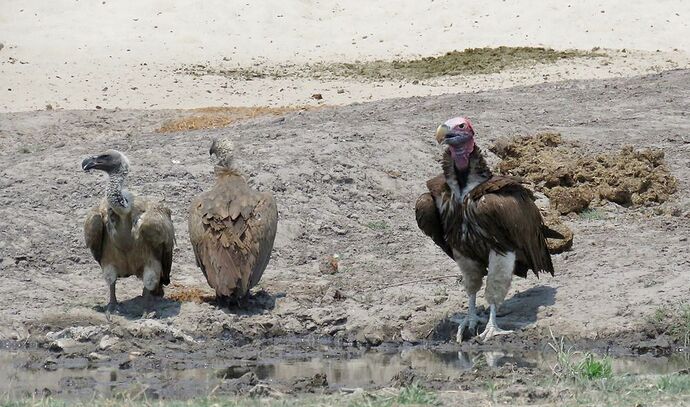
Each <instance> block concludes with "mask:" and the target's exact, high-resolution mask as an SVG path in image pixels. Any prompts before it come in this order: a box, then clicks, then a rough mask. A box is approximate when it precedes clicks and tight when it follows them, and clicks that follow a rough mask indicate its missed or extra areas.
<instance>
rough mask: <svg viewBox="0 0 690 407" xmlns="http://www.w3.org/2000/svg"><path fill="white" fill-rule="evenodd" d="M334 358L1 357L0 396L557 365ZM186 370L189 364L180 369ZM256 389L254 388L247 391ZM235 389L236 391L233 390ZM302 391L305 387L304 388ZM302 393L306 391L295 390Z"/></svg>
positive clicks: (411, 353)
mask: <svg viewBox="0 0 690 407" xmlns="http://www.w3.org/2000/svg"><path fill="white" fill-rule="evenodd" d="M328 355H329V353H328V352H320V353H312V354H304V355H299V354H297V355H295V354H292V356H291V357H290V358H289V359H258V360H247V361H233V364H232V365H228V364H227V362H226V363H224V362H223V361H222V360H215V361H213V362H212V363H208V364H206V365H205V366H204V367H195V368H191V369H189V368H184V367H182V368H165V369H163V368H160V367H158V368H157V367H156V366H151V367H150V368H146V369H139V368H128V367H127V366H124V367H123V365H122V364H120V365H118V364H114V365H107V364H106V365H102V364H99V365H95V366H94V365H93V364H91V363H89V362H88V360H87V359H86V358H75V359H71V360H70V361H69V362H68V363H65V362H62V363H60V364H58V365H51V364H43V365H41V364H38V365H36V364H35V363H34V364H32V363H30V362H29V360H28V356H27V355H26V353H22V352H21V351H0V394H8V395H10V396H14V397H22V396H23V397H25V396H27V395H36V394H38V395H51V394H52V395H58V394H60V395H66V396H73V397H92V396H93V395H94V394H97V395H102V396H106V397H108V396H113V395H116V394H118V393H123V392H129V393H132V392H136V389H142V390H141V391H142V394H147V395H148V396H151V397H154V398H155V397H158V396H161V397H172V398H177V397H193V396H205V395H208V394H210V393H211V392H214V391H216V390H218V389H219V388H220V389H221V392H224V391H223V389H226V390H227V391H229V392H232V391H233V390H232V386H231V385H230V384H232V383H237V382H242V381H243V380H245V381H246V380H247V377H249V376H252V375H249V376H247V374H248V373H253V375H255V379H254V380H256V379H258V380H259V381H261V382H263V383H267V384H269V385H272V384H275V385H281V386H283V387H284V388H292V387H296V385H295V383H297V382H299V381H300V380H305V379H308V378H312V377H314V376H315V375H323V376H325V378H326V381H327V384H326V383H321V384H319V385H318V386H319V387H323V386H328V387H329V388H331V389H338V388H354V387H364V388H368V387H373V386H385V385H388V384H390V382H391V381H392V380H393V379H394V377H395V376H396V375H397V374H398V373H399V372H401V371H403V370H406V369H409V368H412V369H414V370H415V372H417V373H420V374H422V375H424V376H425V377H429V378H430V379H433V378H438V379H442V380H443V379H453V378H457V377H460V376H461V375H462V374H463V373H465V372H467V371H468V370H471V369H491V368H500V367H502V366H505V365H508V364H510V365H514V366H517V367H531V368H536V369H544V370H546V371H548V370H550V369H551V367H552V366H553V365H554V364H555V363H556V360H555V355H554V353H553V352H542V353H540V352H528V353H520V354H518V353H509V352H497V351H491V352H489V351H483V352H457V351H440V350H430V349H424V348H409V349H403V350H397V351H390V352H386V351H367V352H363V353H361V354H358V355H356V356H348V357H345V356H335V357H333V356H328ZM689 359H690V355H688V354H687V353H680V354H675V355H672V356H670V357H651V356H635V357H633V356H629V357H615V358H613V359H612V365H613V371H614V373H615V374H623V373H629V374H667V373H673V372H676V371H678V370H681V369H683V368H687V366H688V365H690V360H689ZM180 364H181V366H184V363H183V362H180ZM247 385H252V383H247ZM228 386H230V387H228ZM297 387H298V386H297ZM296 390H297V391H299V390H300V389H296Z"/></svg>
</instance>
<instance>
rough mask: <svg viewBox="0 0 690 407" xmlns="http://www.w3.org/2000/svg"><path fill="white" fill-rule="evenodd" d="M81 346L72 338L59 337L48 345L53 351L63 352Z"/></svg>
mask: <svg viewBox="0 0 690 407" xmlns="http://www.w3.org/2000/svg"><path fill="white" fill-rule="evenodd" d="M77 346H79V342H77V341H75V340H74V339H72V338H61V339H57V340H55V341H53V342H51V343H50V345H48V349H50V350H52V351H53V352H61V351H64V350H65V349H69V348H73V347H77Z"/></svg>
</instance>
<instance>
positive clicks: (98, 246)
mask: <svg viewBox="0 0 690 407" xmlns="http://www.w3.org/2000/svg"><path fill="white" fill-rule="evenodd" d="M81 166H82V169H83V170H84V171H90V170H101V171H104V172H105V173H106V174H108V183H107V185H106V196H105V198H103V200H102V201H101V203H100V204H98V205H97V206H95V207H93V208H92V209H91V212H90V213H89V215H88V216H87V217H86V221H85V222H84V238H85V240H86V246H88V248H89V249H90V250H91V254H92V255H93V258H94V259H96V261H97V262H98V264H100V266H101V269H102V270H103V275H104V277H105V281H106V283H107V284H108V287H109V289H110V301H109V302H108V307H107V309H106V312H107V314H110V313H111V312H113V311H115V310H116V308H117V306H118V304H117V298H116V296H115V282H116V281H117V279H118V278H119V277H129V276H132V275H135V276H137V277H139V278H141V279H142V280H143V282H144V290H143V294H142V295H143V296H144V298H145V301H146V308H149V307H150V306H151V297H152V296H159V297H162V296H163V285H167V284H169V283H170V269H171V266H172V258H173V247H174V245H175V230H174V228H173V223H172V220H171V219H170V209H168V208H167V207H165V206H163V205H162V204H161V203H158V202H153V201H149V200H146V199H144V198H141V197H138V196H135V195H133V194H132V193H130V192H128V191H126V190H124V189H123V187H124V184H125V179H126V178H127V174H128V173H129V160H128V159H127V157H125V155H124V154H122V153H120V152H119V151H115V150H108V151H106V152H105V153H104V154H101V155H97V156H93V157H89V158H87V159H85V160H84V161H83V162H82V164H81Z"/></svg>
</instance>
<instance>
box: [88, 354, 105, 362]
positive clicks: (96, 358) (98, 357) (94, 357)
mask: <svg viewBox="0 0 690 407" xmlns="http://www.w3.org/2000/svg"><path fill="white" fill-rule="evenodd" d="M87 357H88V358H89V360H90V361H92V362H105V361H108V360H110V356H107V355H101V354H100V353H96V352H91V353H89V355H88V356H87Z"/></svg>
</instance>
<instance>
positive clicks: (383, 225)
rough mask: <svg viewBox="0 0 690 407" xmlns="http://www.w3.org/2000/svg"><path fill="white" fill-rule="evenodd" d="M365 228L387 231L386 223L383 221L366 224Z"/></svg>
mask: <svg viewBox="0 0 690 407" xmlns="http://www.w3.org/2000/svg"><path fill="white" fill-rule="evenodd" d="M367 227H368V228H369V229H372V230H386V229H388V223H386V221H385V220H379V221H373V222H369V223H367Z"/></svg>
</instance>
